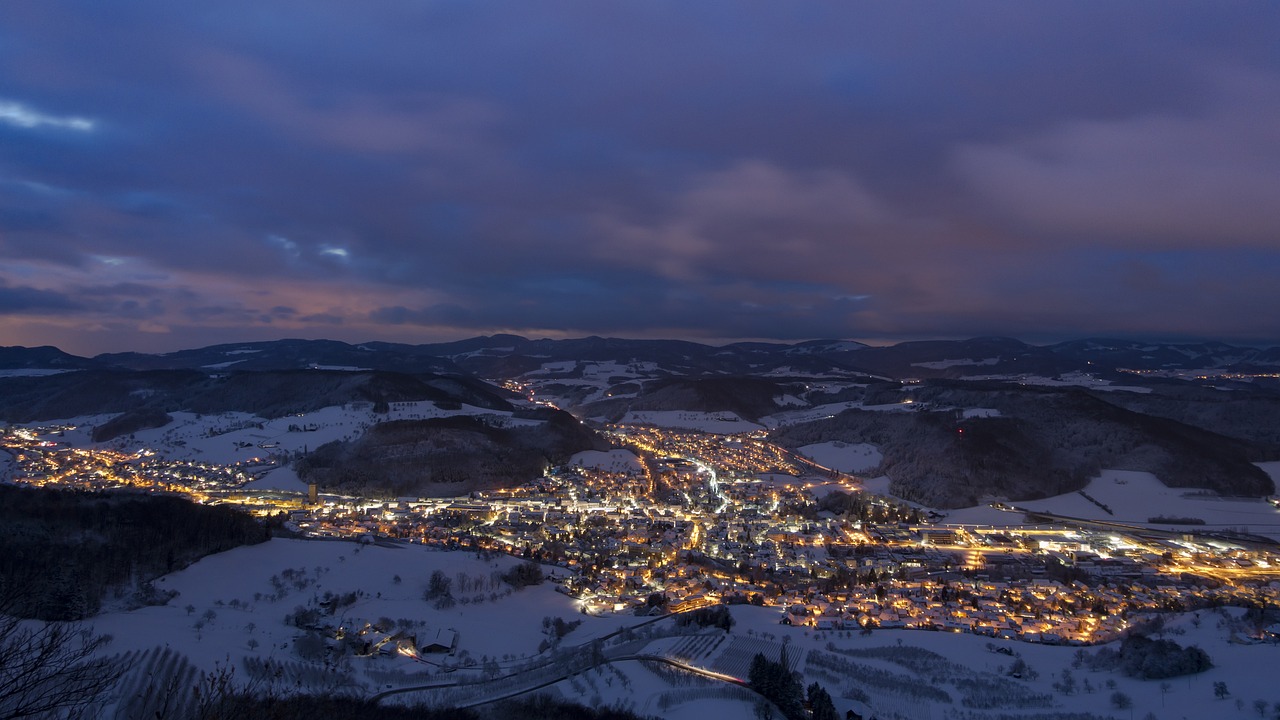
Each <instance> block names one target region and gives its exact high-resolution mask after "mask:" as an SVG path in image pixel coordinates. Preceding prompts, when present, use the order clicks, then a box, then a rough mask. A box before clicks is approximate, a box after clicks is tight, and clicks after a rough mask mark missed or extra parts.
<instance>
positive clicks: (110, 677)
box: [0, 615, 121, 719]
mask: <svg viewBox="0 0 1280 720" xmlns="http://www.w3.org/2000/svg"><path fill="white" fill-rule="evenodd" d="M110 640H111V639H110V638H109V637H108V636H105V635H95V634H93V632H92V631H91V630H90V629H88V628H86V627H84V626H83V625H79V624H77V623H53V622H39V621H29V620H21V619H18V618H15V617H12V616H9V615H0V718H6V719H7V718H39V717H59V718H74V717H79V716H81V715H83V714H86V713H87V712H88V711H90V710H92V708H93V707H94V706H95V705H96V704H97V703H98V702H99V701H100V700H102V699H103V697H104V696H105V694H106V693H107V691H108V690H110V689H111V688H112V687H113V686H114V685H115V683H116V681H117V680H118V679H119V677H120V673H121V667H120V666H119V664H118V663H117V664H113V663H111V662H110V661H109V660H107V659H106V658H103V657H101V656H100V654H99V651H100V650H101V649H102V648H103V646H104V645H106V644H107V643H108V642H110Z"/></svg>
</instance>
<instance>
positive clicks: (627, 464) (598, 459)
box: [569, 450, 644, 472]
mask: <svg viewBox="0 0 1280 720" xmlns="http://www.w3.org/2000/svg"><path fill="white" fill-rule="evenodd" d="M569 464H570V465H578V466H580V467H584V468H594V469H597V470H605V471H608V472H644V465H642V464H641V463H640V458H638V457H636V455H635V453H633V452H631V451H630V450H608V451H601V450H584V451H583V452H580V453H578V454H577V455H574V456H573V457H571V458H569Z"/></svg>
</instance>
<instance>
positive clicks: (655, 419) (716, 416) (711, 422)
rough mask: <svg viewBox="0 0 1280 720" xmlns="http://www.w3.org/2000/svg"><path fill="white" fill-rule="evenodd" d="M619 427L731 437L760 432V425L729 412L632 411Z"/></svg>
mask: <svg viewBox="0 0 1280 720" xmlns="http://www.w3.org/2000/svg"><path fill="white" fill-rule="evenodd" d="M619 424H621V425H653V426H656V427H665V428H675V429H683V430H701V431H702V432H709V433H717V434H721V435H732V434H734V433H741V432H750V431H752V430H760V429H762V428H763V426H762V425H757V424H756V423H753V422H749V421H747V420H743V419H742V418H741V417H738V415H736V414H735V413H731V412H695V411H692V410H632V411H630V412H628V413H627V414H626V415H625V416H624V417H623V418H622V420H621V421H620V422H619Z"/></svg>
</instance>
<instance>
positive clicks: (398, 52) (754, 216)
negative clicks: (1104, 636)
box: [0, 0, 1280, 354]
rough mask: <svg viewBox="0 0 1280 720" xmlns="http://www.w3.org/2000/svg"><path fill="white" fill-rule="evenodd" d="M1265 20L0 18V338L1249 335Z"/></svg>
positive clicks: (1271, 338) (513, 7)
mask: <svg viewBox="0 0 1280 720" xmlns="http://www.w3.org/2000/svg"><path fill="white" fill-rule="evenodd" d="M1277 37H1280V4H1277V3H1274V2H1269V1H1267V2H1250V1H1248V0H1241V1H1239V2H1230V3H1210V2H1192V3H1187V2H1178V1H1177V0H1160V1H1159V2H1138V1H1136V0H1135V1H1132V2H1123V3H1115V2H1111V1H1110V0H1106V1H1102V0H1098V1H1079V2H1069V3H1067V2H1061V3H1048V2H1044V3H1040V2H1037V3H1028V2H1022V1H1021V0H1009V1H1008V2H988V1H986V0H967V1H966V2H962V3H937V2H912V1H910V0H902V1H895V2H889V3H886V2H851V1H849V0H840V1H838V2H819V1H816V0H815V1H812V2H752V1H751V0H732V1H729V2H718V1H711V0H678V1H672V2H667V1H665V0H634V1H630V2H628V1H623V0H605V1H588V0H578V1H576V2H558V1H554V0H537V1H529V0H509V1H507V2H503V1H500V0H494V1H492V2H473V1H469V0H468V1H461V0H448V1H443V0H379V1H378V2H370V3H355V2H346V1H339V0H272V2H261V0H216V1H207V0H190V1H187V2H172V0H113V1H112V2H109V3H104V2H100V1H99V0H9V1H7V2H4V3H0V345H42V344H52V345H57V346H59V347H62V348H63V349H65V350H68V351H70V352H76V353H79V354H94V353H98V352H108V351H120V350H142V351H150V352H162V351H169V350H175V349H180V348H187V347H197V346H202V345H209V344H213V343H220V342H239V341H248V340H266V339H275V338H284V337H310V338H322V337H323V338H332V339H339V340H347V341H352V342H358V341H364V340H374V339H377V340H391V341H399V342H411V343H414V342H432V341H438V340H450V339H458V338H463V337H470V336H474V335H480V334H491V333H495V332H514V333H519V334H523V335H526V336H531V337H576V336H582V335H592V334H595V335H612V336H620V337H672V338H685V339H694V340H703V341H708V342H723V341H728V340H733V339H777V340H799V339H807V338H817V337H824V338H837V337H839V338H851V339H862V340H870V341H873V342H895V341H899V340H908V339H924V338H963V337H972V336H984V335H1007V336H1014V337H1020V338H1023V339H1025V340H1030V341H1051V340H1056V339H1067V338H1079V337H1097V336H1107V337H1115V336H1123V337H1132V338H1152V339H1154V338H1160V339H1173V340H1177V339H1222V340H1227V341H1234V342H1242V343H1252V344H1275V343H1277V342H1280V43H1278V42H1276V38H1277Z"/></svg>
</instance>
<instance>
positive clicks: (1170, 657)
mask: <svg viewBox="0 0 1280 720" xmlns="http://www.w3.org/2000/svg"><path fill="white" fill-rule="evenodd" d="M1084 661H1085V663H1086V664H1088V666H1089V668H1090V669H1093V670H1119V671H1120V672H1122V673H1124V674H1125V675H1128V676H1129V677H1136V678H1142V679H1143V680H1159V679H1161V678H1171V677H1178V676H1181V675H1194V674H1195V673H1200V672H1204V671H1205V670H1208V669H1209V668H1211V667H1213V663H1212V662H1211V661H1210V660H1209V654H1208V653H1206V652H1205V651H1204V650H1201V649H1200V648H1199V647H1197V646H1195V645H1191V646H1188V647H1182V646H1181V645H1179V644H1177V643H1175V642H1173V641H1172V640H1152V639H1151V638H1149V637H1147V636H1146V635H1142V634H1140V633H1134V634H1132V635H1130V636H1129V637H1127V638H1125V639H1124V642H1122V643H1120V649H1119V650H1113V649H1111V648H1109V647H1104V648H1102V649H1100V650H1098V651H1097V652H1096V653H1094V654H1093V655H1088V654H1086V655H1085V656H1084Z"/></svg>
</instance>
